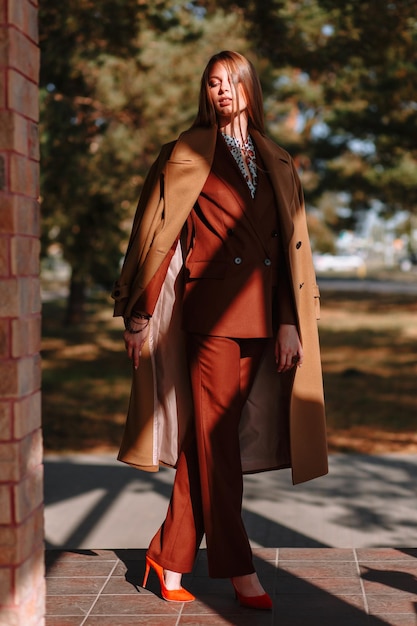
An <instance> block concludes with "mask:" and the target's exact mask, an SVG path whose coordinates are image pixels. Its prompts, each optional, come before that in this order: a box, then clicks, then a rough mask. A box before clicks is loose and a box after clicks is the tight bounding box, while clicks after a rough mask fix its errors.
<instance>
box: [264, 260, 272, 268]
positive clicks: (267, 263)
mask: <svg viewBox="0 0 417 626" xmlns="http://www.w3.org/2000/svg"><path fill="white" fill-rule="evenodd" d="M271 263H272V261H271V259H265V261H264V264H265V265H266V266H267V267H269V266H270V265H271Z"/></svg>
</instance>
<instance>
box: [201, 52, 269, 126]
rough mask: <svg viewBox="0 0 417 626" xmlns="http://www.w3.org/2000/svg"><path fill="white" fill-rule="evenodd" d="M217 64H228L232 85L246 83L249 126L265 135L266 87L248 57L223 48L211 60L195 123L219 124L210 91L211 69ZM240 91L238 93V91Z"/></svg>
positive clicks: (226, 67)
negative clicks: (264, 101) (264, 97)
mask: <svg viewBox="0 0 417 626" xmlns="http://www.w3.org/2000/svg"><path fill="white" fill-rule="evenodd" d="M216 63H221V64H222V65H223V66H224V67H225V69H226V71H227V74H228V77H229V81H230V83H231V84H232V83H233V84H235V85H237V84H238V83H240V84H241V86H242V89H243V93H244V94H245V98H246V102H247V112H248V128H249V129H251V128H253V129H255V130H258V131H259V132H260V133H262V134H265V122H264V111H263V98H262V89H261V83H260V81H259V77H258V74H257V72H256V70H255V68H254V67H253V65H252V63H251V62H250V61H248V59H246V58H245V57H244V56H243V55H242V54H239V53H238V52H232V51H231V50H223V51H222V52H218V53H217V54H214V55H213V56H212V57H211V59H210V60H209V62H208V63H207V65H206V68H205V70H204V72H203V75H202V77H201V87H200V96H199V102H198V113H197V117H196V119H195V120H194V124H193V126H215V125H216V124H217V117H216V111H215V109H214V106H213V104H212V102H211V98H210V90H209V77H210V72H211V70H212V68H213V66H214V65H215V64H216ZM236 93H237V94H238V90H236ZM238 97H239V96H238Z"/></svg>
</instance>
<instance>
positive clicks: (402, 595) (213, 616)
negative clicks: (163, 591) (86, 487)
mask: <svg viewBox="0 0 417 626" xmlns="http://www.w3.org/2000/svg"><path fill="white" fill-rule="evenodd" d="M254 552H255V560H256V568H257V571H258V573H259V576H260V578H261V580H262V582H263V584H264V586H265V588H266V589H267V591H268V592H269V593H270V594H271V596H272V597H273V600H274V609H273V611H254V610H251V609H245V608H241V607H240V606H239V605H238V604H237V603H236V601H235V600H234V595H233V592H232V587H231V584H230V582H229V581H228V580H212V579H209V578H208V575H207V567H206V552H205V550H200V552H199V555H198V559H197V562H196V566H195V568H194V571H193V573H192V574H190V575H187V576H185V577H184V586H185V587H186V588H188V589H189V590H190V591H192V592H193V593H194V594H195V595H196V601H195V602H192V603H188V604H182V603H181V604H174V603H169V602H165V601H164V600H162V599H161V597H160V596H159V588H158V583H157V580H156V577H155V575H154V574H151V575H150V579H149V588H148V589H146V590H144V589H143V588H142V587H141V586H140V585H141V581H142V576H143V571H144V560H145V550H142V549H141V550H129V549H120V550H74V551H60V550H48V551H47V553H46V572H47V578H46V580H47V617H46V626H140V625H143V624H146V626H162V625H163V626H185V625H187V626H206V625H210V626H220V625H225V624H232V625H235V626H272V625H276V626H306V625H308V626H387V625H389V626H417V548H413V549H399V548H397V549H394V548H386V549H384V548H370V549H365V548H364V549H357V550H355V549H350V548H346V549H343V548H280V549H276V548H257V549H255V551H254Z"/></svg>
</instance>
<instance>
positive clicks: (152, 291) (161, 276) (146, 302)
mask: <svg viewBox="0 0 417 626" xmlns="http://www.w3.org/2000/svg"><path fill="white" fill-rule="evenodd" d="M178 239H179V237H177V238H176V240H175V241H174V243H173V245H172V247H171V250H170V251H169V252H168V254H167V255H166V257H165V259H164V261H163V263H161V265H160V267H159V269H158V271H157V272H156V274H155V275H154V276H153V278H152V279H151V281H150V282H149V283H148V285H147V286H146V288H145V289H144V291H143V292H142V294H141V295H140V296H139V298H138V300H137V301H136V303H135V304H134V305H133V309H132V311H133V313H135V312H136V313H140V312H141V313H148V314H149V315H153V312H154V309H155V306H156V303H157V300H158V297H159V294H160V292H161V289H162V285H163V284H164V280H165V277H166V274H167V271H168V267H169V264H170V262H171V259H172V257H173V256H174V253H175V249H176V247H177V243H178Z"/></svg>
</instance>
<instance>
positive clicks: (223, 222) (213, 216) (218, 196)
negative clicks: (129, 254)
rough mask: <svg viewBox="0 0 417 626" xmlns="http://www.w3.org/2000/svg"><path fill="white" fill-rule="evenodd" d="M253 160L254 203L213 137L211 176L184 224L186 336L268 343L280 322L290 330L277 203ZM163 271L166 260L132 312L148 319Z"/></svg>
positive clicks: (231, 160)
mask: <svg viewBox="0 0 417 626" xmlns="http://www.w3.org/2000/svg"><path fill="white" fill-rule="evenodd" d="M257 160H258V168H259V169H258V184H257V190H256V195H255V198H252V196H251V194H250V191H249V189H248V186H247V184H246V182H245V180H244V179H243V177H242V174H241V172H240V170H239V168H238V166H237V164H236V161H235V159H234V158H233V156H232V155H231V154H230V151H229V149H228V148H227V146H226V144H225V141H224V139H223V137H222V135H221V133H218V138H217V143H216V149H215V154H214V160H213V164H212V168H211V171H210V174H209V176H208V178H207V180H206V182H205V184H204V187H203V189H202V190H201V193H200V195H199V197H198V200H197V202H196V204H195V205H194V207H193V209H192V211H191V213H190V215H189V217H188V219H187V223H186V229H185V230H186V232H187V236H186V240H187V241H186V245H185V248H186V250H185V251H184V257H185V260H184V266H185V271H184V283H185V285H184V291H183V310H182V318H183V324H182V326H183V328H184V330H187V331H189V332H195V333H203V334H208V335H210V334H212V335H217V336H223V337H238V338H248V337H252V338H253V337H272V336H274V335H275V333H276V330H277V324H278V323H288V324H295V314H294V310H293V304H292V296H291V286H290V283H289V280H288V271H287V268H286V262H285V259H284V255H283V254H282V245H280V238H281V237H280V230H279V229H280V227H279V215H278V211H277V206H276V202H275V197H274V194H273V190H272V186H271V183H270V181H269V178H268V175H267V173H266V171H265V169H264V168H263V167H262V163H260V158H258V159H257ZM173 251H174V250H172V252H173ZM167 256H169V255H167ZM167 269H168V263H167V262H166V261H164V263H163V264H162V265H161V267H160V269H159V270H158V272H157V273H156V275H155V277H154V278H153V279H152V280H151V282H150V284H149V285H148V287H147V288H146V289H145V291H144V293H143V294H142V296H141V298H140V299H139V301H138V302H137V303H136V304H135V307H134V310H137V311H146V312H148V313H150V314H152V313H153V311H154V308H155V305H156V302H157V299H158V296H159V292H160V289H161V287H162V284H163V281H164V279H165V275H166V271H167Z"/></svg>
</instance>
